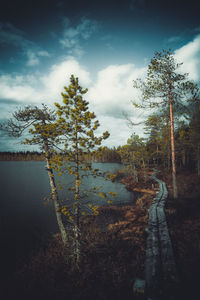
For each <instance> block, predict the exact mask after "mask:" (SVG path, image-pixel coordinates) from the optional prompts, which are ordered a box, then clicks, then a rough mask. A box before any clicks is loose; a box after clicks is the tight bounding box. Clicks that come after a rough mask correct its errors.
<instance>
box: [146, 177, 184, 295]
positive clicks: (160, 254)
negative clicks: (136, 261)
mask: <svg viewBox="0 0 200 300" xmlns="http://www.w3.org/2000/svg"><path fill="white" fill-rule="evenodd" d="M152 178H153V179H154V180H155V181H156V182H157V183H158V184H159V192H158V194H157V196H156V197H155V199H154V201H153V203H152V205H151V207H150V209H149V221H148V228H147V248H146V261H145V283H146V295H147V299H148V300H150V299H151V300H161V299H162V300H163V299H167V300H172V299H173V300H175V299H178V297H177V296H178V295H177V293H178V286H179V278H178V274H177V270H176V264H175V261H174V255H173V248H172V243H171V239H170V236H169V231H168V227H167V222H166V217H165V212H164V206H165V202H166V199H167V196H168V192H167V188H166V184H165V182H163V181H161V180H159V179H158V178H157V177H156V173H154V174H153V175H152Z"/></svg>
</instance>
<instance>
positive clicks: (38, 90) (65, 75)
mask: <svg viewBox="0 0 200 300" xmlns="http://www.w3.org/2000/svg"><path fill="white" fill-rule="evenodd" d="M33 63H34V57H33ZM72 74H74V75H75V76H76V77H78V78H79V80H80V84H81V85H83V87H87V86H88V85H89V84H90V82H91V79H90V75H89V72H87V71H86V70H85V69H84V68H83V67H82V66H80V64H79V63H78V62H77V61H76V60H75V59H73V58H68V59H66V60H64V61H62V62H61V63H59V64H57V65H56V64H55V65H53V66H52V67H51V68H50V70H49V72H48V73H47V74H46V75H45V76H38V74H37V75H35V76H34V75H32V76H26V75H24V76H16V75H13V76H12V75H2V76H0V99H3V100H5V99H7V100H12V101H18V102H19V103H20V102H25V103H27V104H29V103H41V101H42V102H47V103H49V104H50V103H53V102H52V101H53V100H54V101H59V99H60V98H61V96H60V93H61V92H62V91H63V87H64V86H66V85H68V84H69V79H70V76H71V75H72Z"/></svg>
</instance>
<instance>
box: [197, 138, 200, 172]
mask: <svg viewBox="0 0 200 300" xmlns="http://www.w3.org/2000/svg"><path fill="white" fill-rule="evenodd" d="M197 174H198V176H200V143H198V146H197Z"/></svg>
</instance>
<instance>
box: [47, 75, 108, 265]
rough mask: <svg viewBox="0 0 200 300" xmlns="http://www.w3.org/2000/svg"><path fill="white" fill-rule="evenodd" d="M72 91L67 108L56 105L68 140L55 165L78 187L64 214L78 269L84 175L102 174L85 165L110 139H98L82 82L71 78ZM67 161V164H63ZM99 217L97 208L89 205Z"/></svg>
mask: <svg viewBox="0 0 200 300" xmlns="http://www.w3.org/2000/svg"><path fill="white" fill-rule="evenodd" d="M70 82H71V83H70V85H69V87H64V89H65V92H63V93H62V97H63V104H62V105H61V104H59V103H55V106H56V108H57V112H56V113H57V115H58V120H57V123H56V126H57V129H58V130H59V131H60V132H62V134H63V136H64V137H65V139H64V140H63V143H64V150H63V152H62V153H57V155H55V156H54V158H53V160H52V163H53V164H54V166H55V169H56V170H57V171H59V172H62V170H64V171H66V170H67V172H68V173H69V174H71V175H72V176H74V186H71V188H70V190H71V191H72V192H73V193H74V199H73V202H72V205H70V207H67V206H63V208H62V212H63V213H64V214H65V215H66V216H68V219H69V221H70V222H71V224H72V226H73V241H72V251H73V258H74V263H75V265H77V266H79V264H80V261H81V256H82V255H81V229H80V216H81V204H82V203H81V202H82V195H81V190H80V188H81V184H82V178H83V177H84V176H85V175H84V174H83V172H82V171H84V172H90V174H92V175H94V176H97V175H98V170H97V169H94V170H93V169H92V166H91V163H88V162H87V161H85V159H84V157H85V155H86V154H88V153H90V151H93V150H95V149H96V147H99V146H100V145H101V143H102V141H103V140H105V139H107V138H108V137H109V133H108V132H107V131H106V132H104V133H103V135H102V136H100V137H96V136H95V134H94V132H95V131H96V130H97V128H98V127H99V125H100V124H99V122H98V120H95V119H96V116H95V114H94V112H90V111H89V109H88V104H89V103H88V102H87V101H86V100H84V99H83V95H84V94H85V93H86V92H87V89H83V88H82V87H81V86H80V85H79V81H78V78H75V77H74V76H73V75H72V76H71V78H70ZM62 158H63V160H62ZM99 194H100V196H102V197H104V193H102V192H100V193H99ZM89 206H90V208H91V209H92V210H93V211H94V213H96V206H92V205H91V204H90V205H89Z"/></svg>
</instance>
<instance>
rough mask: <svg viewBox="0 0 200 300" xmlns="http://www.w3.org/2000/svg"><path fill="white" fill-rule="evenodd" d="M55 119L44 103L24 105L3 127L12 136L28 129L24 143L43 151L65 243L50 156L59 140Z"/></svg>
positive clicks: (63, 238) (64, 232)
mask: <svg viewBox="0 0 200 300" xmlns="http://www.w3.org/2000/svg"><path fill="white" fill-rule="evenodd" d="M55 120H56V115H55V113H54V112H53V111H52V110H50V109H49V108H48V107H47V106H46V105H43V106H42V108H39V107H37V106H26V107H25V108H24V109H18V110H17V111H16V112H14V113H13V118H12V119H10V120H9V121H8V123H7V125H6V126H5V129H6V131H7V132H8V134H9V135H10V136H13V137H19V136H21V135H22V133H23V132H24V131H25V130H26V129H29V133H31V135H32V136H31V137H30V138H26V139H25V141H24V144H28V145H39V147H40V149H41V150H42V151H44V154H45V160H46V169H47V173H48V177H49V184H50V189H51V197H52V199H53V203H54V207H55V213H56V218H57V222H58V226H59V229H60V233H61V237H62V241H63V243H64V245H66V244H67V241H68V239H67V233H66V229H65V227H64V224H63V221H62V216H61V213H60V212H59V209H60V205H59V198H58V190H57V186H56V182H55V176H54V173H53V168H52V165H51V157H52V154H53V153H54V151H53V149H54V147H55V145H57V144H58V143H59V141H60V132H59V131H58V128H57V126H56V123H55Z"/></svg>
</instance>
